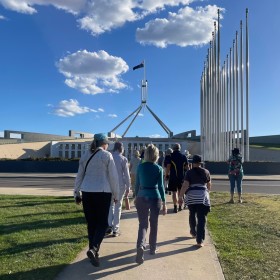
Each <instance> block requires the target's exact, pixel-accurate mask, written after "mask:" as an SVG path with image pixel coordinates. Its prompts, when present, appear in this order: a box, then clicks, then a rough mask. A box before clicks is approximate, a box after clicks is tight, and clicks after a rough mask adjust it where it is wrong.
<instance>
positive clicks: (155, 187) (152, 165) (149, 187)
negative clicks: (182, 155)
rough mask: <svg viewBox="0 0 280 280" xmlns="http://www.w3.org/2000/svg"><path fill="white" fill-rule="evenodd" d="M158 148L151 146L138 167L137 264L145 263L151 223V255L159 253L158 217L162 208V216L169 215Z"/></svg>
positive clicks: (136, 202)
mask: <svg viewBox="0 0 280 280" xmlns="http://www.w3.org/2000/svg"><path fill="white" fill-rule="evenodd" d="M158 156H159V151H158V148H157V147H156V146H155V145H153V144H150V145H148V147H147V149H146V150H145V153H144V162H143V163H141V164H140V165H139V166H138V169H137V176H136V185H135V193H136V199H135V206H136V209H137V215H138V220H139V228H138V237H137V243H136V248H137V254H136V259H135V261H136V263H138V264H142V263H143V262H144V250H145V248H146V235H147V231H148V227H149V222H150V235H149V245H150V254H151V255H154V254H156V252H157V232H158V217H159V213H160V209H161V207H162V214H163V215H165V214H166V213H167V208H166V202H165V192H164V185H163V169H162V167H161V166H159V165H158V164H157V160H158Z"/></svg>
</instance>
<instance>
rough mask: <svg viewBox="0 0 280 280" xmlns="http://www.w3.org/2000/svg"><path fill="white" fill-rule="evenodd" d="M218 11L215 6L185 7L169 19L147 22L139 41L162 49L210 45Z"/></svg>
mask: <svg viewBox="0 0 280 280" xmlns="http://www.w3.org/2000/svg"><path fill="white" fill-rule="evenodd" d="M217 9H218V7H217V6H215V5H213V6H210V5H208V6H206V7H204V8H203V7H198V8H196V9H192V8H190V7H184V8H182V9H180V10H179V11H178V13H169V16H168V18H156V19H154V20H151V21H149V22H147V23H146V24H145V27H144V28H142V29H141V28H138V29H137V31H136V38H137V41H138V42H140V43H141V44H143V45H146V44H147V45H155V46H157V47H160V48H165V47H167V46H168V45H171V44H174V45H178V46H181V47H186V46H200V45H203V44H206V43H209V41H210V40H211V36H212V31H213V30H214V21H216V20H217ZM220 10H221V12H223V9H220Z"/></svg>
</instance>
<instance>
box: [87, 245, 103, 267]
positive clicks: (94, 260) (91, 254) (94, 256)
mask: <svg viewBox="0 0 280 280" xmlns="http://www.w3.org/2000/svg"><path fill="white" fill-rule="evenodd" d="M87 256H88V258H89V259H90V262H91V264H92V265H94V266H96V267H98V266H100V262H99V255H98V253H97V252H96V250H94V249H90V250H88V251H87Z"/></svg>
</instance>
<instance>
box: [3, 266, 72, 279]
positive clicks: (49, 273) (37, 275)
mask: <svg viewBox="0 0 280 280" xmlns="http://www.w3.org/2000/svg"><path fill="white" fill-rule="evenodd" d="M66 266H67V264H61V265H55V266H49V267H43V268H37V269H34V270H29V271H23V272H17V273H12V272H11V273H8V274H2V275H0V279H1V280H51V279H54V278H55V277H56V275H57V274H58V273H59V272H60V271H61V270H63V268H65V267H66Z"/></svg>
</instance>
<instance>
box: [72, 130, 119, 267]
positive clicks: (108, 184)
mask: <svg viewBox="0 0 280 280" xmlns="http://www.w3.org/2000/svg"><path fill="white" fill-rule="evenodd" d="M109 144H110V141H109V139H108V137H107V135H106V134H104V133H97V134H95V135H94V139H93V141H92V143H91V145H90V149H89V150H88V151H87V152H86V153H85V154H84V155H83V156H82V157H81V159H80V161H79V170H78V173H77V176H76V179H75V188H74V198H75V200H76V203H77V204H80V203H81V202H82V205H83V210H84V215H85V218H86V222H87V230H88V242H89V249H88V251H87V256H88V258H89V259H90V261H91V263H92V264H93V265H94V266H99V253H98V252H99V249H100V245H101V243H102V241H103V238H104V236H105V232H106V229H107V228H108V214H109V208H110V204H111V199H114V200H115V202H116V201H117V200H118V198H119V180H118V173H117V168H116V165H115V162H114V159H113V156H112V154H111V153H110V152H108V151H107V149H108V145H109ZM81 193H82V194H81Z"/></svg>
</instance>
